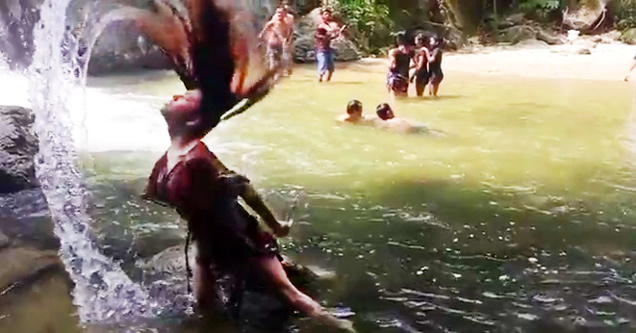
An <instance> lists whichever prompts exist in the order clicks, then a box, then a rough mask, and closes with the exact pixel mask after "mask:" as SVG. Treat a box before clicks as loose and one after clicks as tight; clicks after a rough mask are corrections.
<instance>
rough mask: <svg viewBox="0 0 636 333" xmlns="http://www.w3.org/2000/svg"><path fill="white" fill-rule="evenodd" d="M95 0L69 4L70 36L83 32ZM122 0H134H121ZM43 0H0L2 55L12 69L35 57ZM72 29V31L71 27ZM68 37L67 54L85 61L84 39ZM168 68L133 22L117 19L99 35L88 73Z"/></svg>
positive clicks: (28, 62) (65, 44) (66, 43)
mask: <svg viewBox="0 0 636 333" xmlns="http://www.w3.org/2000/svg"><path fill="white" fill-rule="evenodd" d="M94 1H95V0H75V1H73V2H72V4H71V5H70V6H69V17H68V18H67V29H68V34H67V37H71V36H73V37H74V38H77V37H78V36H79V35H81V34H82V27H85V26H86V25H87V24H86V22H82V20H85V19H86V17H84V14H85V13H86V11H87V10H89V11H90V10H93V11H96V10H98V9H99V8H93V7H95V6H89V5H90V4H91V3H92V2H94ZM118 2H120V3H127V2H132V3H134V1H129V0H122V1H118ZM42 3H43V0H3V1H0V53H1V54H2V55H1V56H0V58H4V60H6V62H7V64H8V65H9V68H10V69H12V70H22V69H25V68H27V67H28V66H29V65H30V64H31V61H32V59H33V52H34V50H35V43H34V40H33V30H34V27H35V26H36V24H37V23H38V21H39V20H40V7H41V5H42ZM87 4H88V5H87ZM71 29H73V30H75V31H73V33H72V34H71V33H70V32H71V31H70V30H71ZM70 39H72V38H67V40H65V41H64V42H63V43H62V48H63V50H64V52H66V54H65V57H70V56H72V57H77V58H80V59H81V60H82V61H85V59H86V57H85V56H84V52H86V45H85V40H81V39H80V40H79V44H80V45H72V44H73V43H77V41H71V40H70ZM144 68H147V69H167V68H170V63H169V62H168V61H167V59H166V58H165V56H164V55H163V53H162V52H161V51H160V50H159V48H158V47H157V46H156V45H154V44H153V43H151V42H149V41H147V40H145V39H144V38H143V37H141V36H140V34H139V32H138V31H137V29H136V28H135V27H134V25H133V24H132V23H125V22H124V23H122V22H116V23H113V24H110V25H109V26H107V27H106V29H105V30H104V31H103V32H102V33H101V35H100V36H99V38H98V40H97V43H96V44H95V47H94V48H93V50H92V55H91V62H90V63H89V67H88V73H89V75H99V74H104V73H108V72H113V71H125V70H138V69H144Z"/></svg>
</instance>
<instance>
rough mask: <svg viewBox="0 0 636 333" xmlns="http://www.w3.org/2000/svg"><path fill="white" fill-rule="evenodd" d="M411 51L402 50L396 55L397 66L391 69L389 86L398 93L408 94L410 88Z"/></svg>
mask: <svg viewBox="0 0 636 333" xmlns="http://www.w3.org/2000/svg"><path fill="white" fill-rule="evenodd" d="M411 58H413V55H412V54H411V53H404V52H400V53H398V54H397V55H396V56H395V68H391V70H389V75H388V76H387V86H388V87H389V88H390V89H391V90H393V91H394V92H396V93H401V94H406V93H407V92H408V90H409V69H410V67H411Z"/></svg>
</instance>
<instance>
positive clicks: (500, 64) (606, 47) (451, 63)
mask: <svg viewBox="0 0 636 333" xmlns="http://www.w3.org/2000/svg"><path fill="white" fill-rule="evenodd" d="M581 48H582V47H581V46H577V45H557V46H549V47H540V48H532V47H511V46H496V47H483V48H475V49H474V50H472V51H471V52H470V53H449V54H447V55H446V57H445V59H444V60H445V62H444V65H445V66H444V67H445V68H446V70H448V71H458V72H470V73H480V74H488V75H519V76H525V77H534V78H540V77H541V78H569V79H585V80H609V81H616V80H623V78H624V77H625V74H626V73H627V71H628V69H629V66H630V64H631V62H632V59H633V58H634V55H635V54H636V46H630V45H625V44H597V45H596V46H595V47H593V48H589V50H590V52H591V54H576V52H577V50H580V49H581Z"/></svg>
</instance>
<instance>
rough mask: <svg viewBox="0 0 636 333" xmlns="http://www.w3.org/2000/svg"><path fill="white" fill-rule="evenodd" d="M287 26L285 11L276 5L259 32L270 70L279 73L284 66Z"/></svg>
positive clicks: (287, 36) (287, 34)
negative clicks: (264, 46) (270, 16)
mask: <svg viewBox="0 0 636 333" xmlns="http://www.w3.org/2000/svg"><path fill="white" fill-rule="evenodd" d="M289 30H290V28H289V26H288V25H287V11H286V10H285V8H283V7H278V8H277V9H276V13H275V14H274V16H273V17H272V19H271V20H269V22H267V24H265V27H264V28H263V30H262V31H261V33H260V34H259V39H261V40H262V39H265V42H266V43H267V60H268V67H269V69H270V70H273V71H276V72H277V73H280V70H281V69H282V68H283V66H284V60H285V54H284V53H285V49H286V46H287V44H288V43H289V42H288V40H287V39H288V38H289V34H290V33H289Z"/></svg>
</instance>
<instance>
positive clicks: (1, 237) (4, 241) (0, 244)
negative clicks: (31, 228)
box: [0, 231, 10, 250]
mask: <svg viewBox="0 0 636 333" xmlns="http://www.w3.org/2000/svg"><path fill="white" fill-rule="evenodd" d="M9 244H10V242H9V237H7V235H5V234H3V233H2V231H0V250H1V249H3V248H5V247H7V246H8V245H9Z"/></svg>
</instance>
